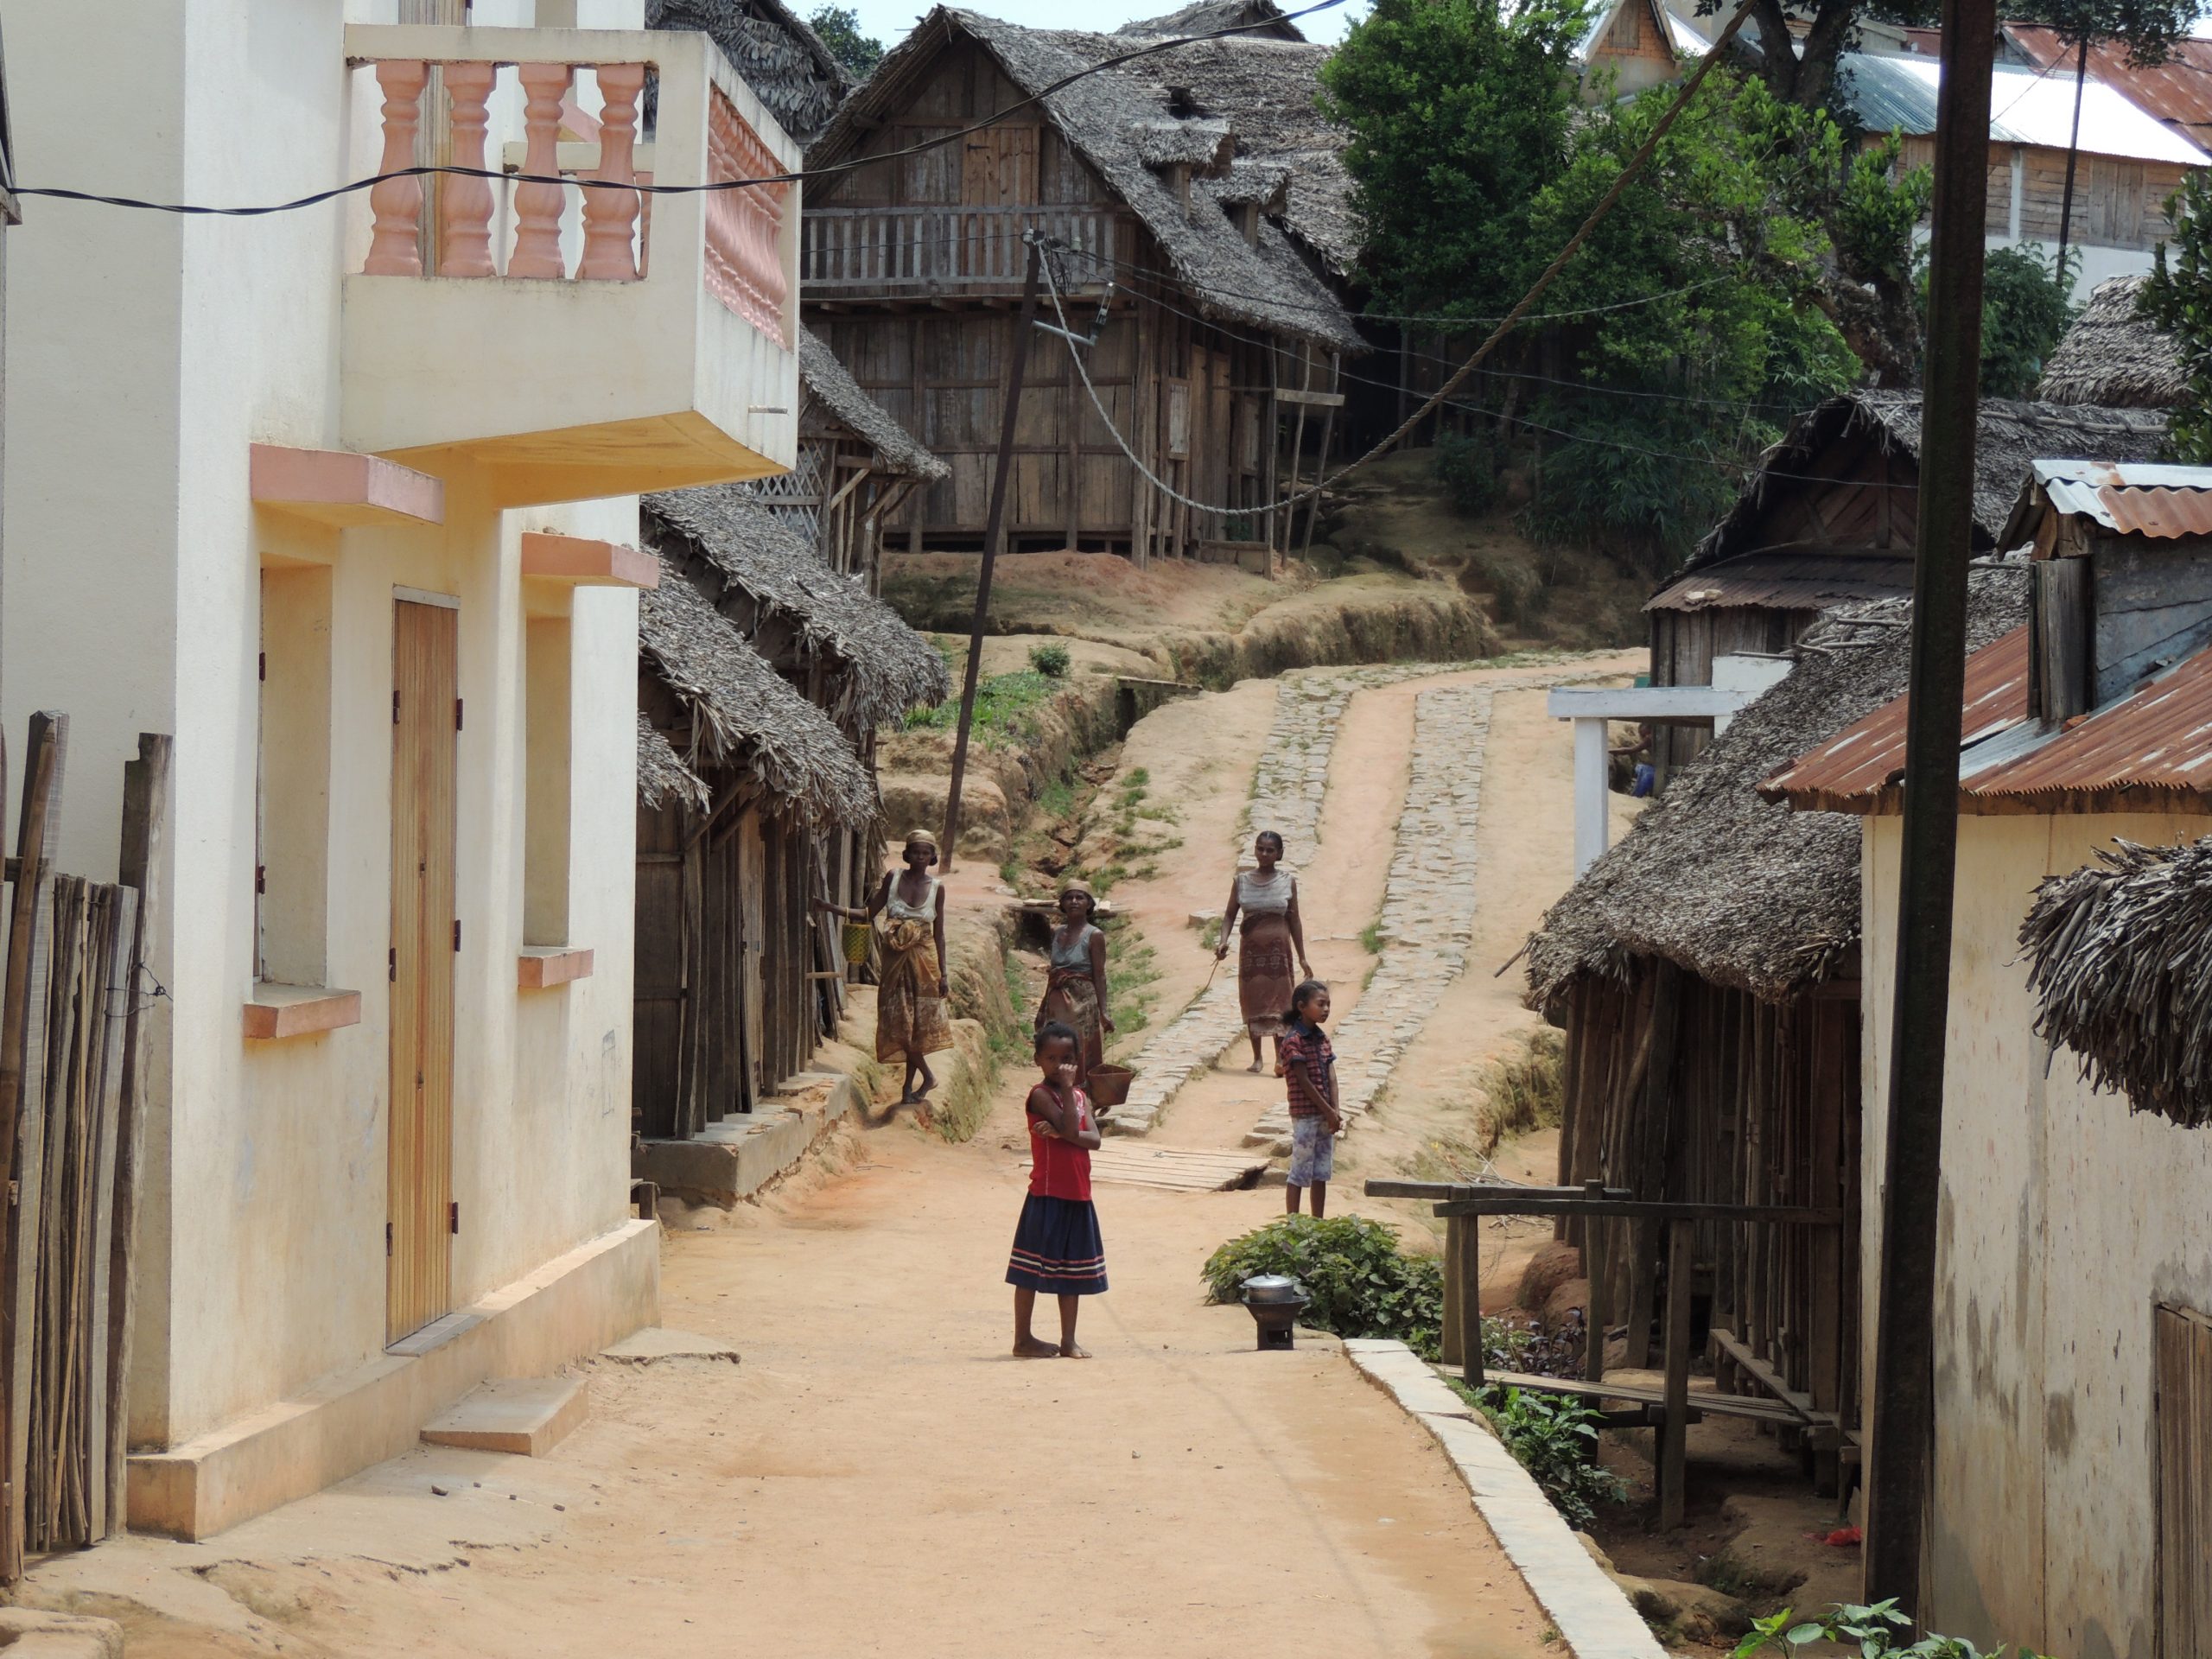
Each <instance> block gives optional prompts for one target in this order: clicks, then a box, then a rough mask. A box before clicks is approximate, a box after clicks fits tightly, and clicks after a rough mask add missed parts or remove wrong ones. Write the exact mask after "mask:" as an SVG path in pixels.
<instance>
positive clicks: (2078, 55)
mask: <svg viewBox="0 0 2212 1659" xmlns="http://www.w3.org/2000/svg"><path fill="white" fill-rule="evenodd" d="M2088 79H2089V35H2088V30H2087V29H2084V30H2083V31H2082V43H2081V46H2080V47H2079V48H2077V49H2076V51H2075V57H2074V130H2073V132H2072V133H2071V134H2070V135H2069V137H2068V138H2067V140H2066V194H2064V195H2063V196H2061V197H2060V198H2059V201H2058V266H2057V269H2056V270H2054V271H2052V273H2051V276H2052V277H2053V278H2054V279H2055V280H2056V282H2057V283H2059V285H2060V286H2061V287H2062V288H2063V287H2066V286H2067V283H2066V243H2067V238H2068V237H2069V235H2070V234H2071V232H2072V231H2073V229H2074V164H2075V162H2077V161H2079V160H2081V158H2082V88H2083V87H2084V86H2087V85H2088Z"/></svg>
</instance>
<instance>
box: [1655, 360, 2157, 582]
mask: <svg viewBox="0 0 2212 1659" xmlns="http://www.w3.org/2000/svg"><path fill="white" fill-rule="evenodd" d="M1859 434H1865V435H1869V436H1871V437H1872V439H1873V441H1874V442H1875V443H1876V444H1878V446H1879V447H1880V448H1881V450H1882V453H1884V454H1891V455H1898V456H1902V457H1903V458H1904V459H1905V460H1907V461H1910V462H1912V463H1914V465H1915V466H1917V464H1918V462H1919V460H1920V394H1919V393H1918V392H1916V391H1847V392H1844V393H1842V394H1841V395H1840V396H1838V397H1831V398H1829V399H1827V401H1826V402H1825V403H1822V404H1819V405H1818V406H1817V407H1815V408H1814V409H1812V410H1808V411H1807V412H1806V413H1804V414H1802V415H1800V416H1798V417H1797V418H1796V420H1794V421H1792V422H1791V423H1789V430H1788V431H1787V432H1785V433H1784V434H1783V436H1782V438H1781V441H1780V442H1777V443H1776V444H1775V445H1774V446H1773V447H1772V448H1770V449H1768V450H1767V452H1766V453H1765V454H1764V455H1761V456H1760V457H1759V469H1758V472H1757V473H1755V474H1753V475H1752V477H1751V482H1750V483H1749V484H1747V485H1745V487H1744V493H1742V494H1741V495H1740V496H1738V498H1737V499H1736V505H1734V506H1732V507H1731V508H1730V509H1729V510H1728V512H1727V515H1726V517H1725V518H1722V519H1721V520H1720V522H1719V524H1715V525H1714V526H1713V528H1712V529H1711V530H1709V531H1707V532H1706V534H1705V537H1704V539H1703V540H1701V541H1700V542H1699V543H1698V544H1697V547H1696V549H1695V550H1694V551H1693V552H1692V553H1691V555H1690V556H1689V557H1688V560H1686V561H1685V562H1684V563H1683V566H1682V569H1683V571H1685V572H1687V571H1690V570H1695V569H1700V568H1701V567H1702V566H1705V565H1708V564H1712V563H1716V562H1717V561H1719V560H1721V559H1726V558H1731V557H1733V556H1735V555H1737V554H1738V553H1746V552H1751V551H1753V550H1754V549H1753V547H1752V545H1751V543H1752V541H1753V537H1754V533H1755V531H1757V529H1758V522H1759V518H1760V517H1761V515H1762V514H1763V512H1764V510H1765V509H1766V507H1767V505H1769V503H1770V501H1772V500H1773V499H1776V498H1777V496H1780V495H1782V494H1784V493H1788V492H1789V491H1791V490H1795V489H1796V488H1798V487H1800V486H1802V484H1803V482H1804V481H1805V480H1806V479H1807V478H1808V476H1809V475H1814V474H1818V472H1819V471H1820V468H1819V467H1818V466H1817V464H1816V463H1817V462H1818V461H1819V459H1820V457H1821V454H1823V453H1824V452H1826V451H1828V450H1830V449H1833V448H1834V447H1836V446H1837V445H1839V444H1840V443H1842V442H1844V441H1845V440H1846V439H1847V438H1850V437H1853V436H1854V435H1859ZM2165 441H2166V417H2165V415H2164V413H2163V412H2162V411H2160V410H2152V409H2107V408H2105V407H2103V406H2101V405H2093V404H2026V403H2018V402H2015V401H2013V400H2012V399H2009V398H2004V397H1985V398H1983V399H1982V400H1981V404H1980V420H1979V422H1978V423H1977V425H1976V429H1975V436H1974V551H1975V552H1977V553H1986V552H1993V551H1995V552H2002V551H2004V549H2001V548H1999V546H1998V545H1997V543H1998V538H1999V536H2000V535H2001V534H2002V533H2003V531H2004V529H2005V519H2006V518H2008V517H2009V516H2010V515H2011V513H2012V503H2013V502H2014V500H2016V499H2018V496H2019V493H2020V480H2022V479H2024V478H2025V477H2026V476H2027V475H2028V470H2029V463H2030V462H2031V461H2049V460H2056V459H2068V460H2072V459H2081V460H2085V461H2156V460H2157V459H2158V456H2159V454H2160V453H2161V452H2162V451H2163V450H2164V447H2165ZM1670 580H1671V578H1670Z"/></svg>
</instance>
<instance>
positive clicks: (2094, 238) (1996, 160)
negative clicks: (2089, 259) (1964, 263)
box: [1900, 138, 2183, 258]
mask: <svg viewBox="0 0 2212 1659" xmlns="http://www.w3.org/2000/svg"><path fill="white" fill-rule="evenodd" d="M1935 153H1936V145H1935V141H1934V140H1933V139H1931V138H1907V139H1906V140H1905V141H1904V151H1903V153H1902V156H1901V157H1900V160H1901V162H1902V163H1903V165H1904V166H1905V167H1907V168H1913V167H1924V166H1927V165H1928V164H1929V162H1931V161H1932V160H1933V159H1934V156H1935ZM2016 156H2017V157H2018V163H2019V167H2020V175H2021V176H2020V226H2019V235H2020V238H2021V240H2023V241H2027V242H2040V243H2042V244H2043V245H2044V257H2046V258H2048V257H2050V255H2051V254H2052V253H2053V252H2055V251H2056V249H2057V246H2058V224H2059V219H2060V218H2061V217H2062V216H2063V213H2064V208H2065V198H2066V152H2065V151H2064V150H2063V149H2044V148H2040V147H2037V146H2035V145H2028V144H2021V145H2013V144H1994V143H1993V144H1992V145H1990V147H1989V172H1988V175H1987V176H1988V200H1987V207H1988V214H1989V233H1990V234H1991V235H1992V236H2004V235H2005V234H2007V233H2008V230H2009V227H2010V226H2011V225H2012V168H2013V163H2014V159H2015V157H2016ZM2182 175H2183V169H2182V168H2179V167H2177V166H2175V165H2173V164H2172V163H2171V162H2137V161H2128V160H2125V159H2123V158H2121V157H2120V156H2090V155H2083V156H2080V157H2079V158H2078V160H2077V161H2076V163H2075V170H2074V219H2073V226H2072V230H2071V235H2072V238H2073V240H2074V242H2075V245H2089V246H2094V247H2101V248H2139V249H2141V248H2151V247H2155V246H2156V245H2158V243H2160V242H2162V241H2164V239H2165V238H2166V237H2167V236H2168V235H2169V234H2171V226H2169V224H2168V223H2167V220H2166V212H2165V200H2166V198H2167V197H2168V196H2170V195H2171V194H2174V192H2176V191H2177V190H2178V189H2180V188H2181V183H2182Z"/></svg>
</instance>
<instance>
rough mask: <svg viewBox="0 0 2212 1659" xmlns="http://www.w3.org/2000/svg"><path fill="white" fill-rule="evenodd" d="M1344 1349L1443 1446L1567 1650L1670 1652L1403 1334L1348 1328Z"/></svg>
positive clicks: (1581, 1653) (1626, 1657) (1626, 1656)
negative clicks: (1395, 1338) (1353, 1333)
mask: <svg viewBox="0 0 2212 1659" xmlns="http://www.w3.org/2000/svg"><path fill="white" fill-rule="evenodd" d="M1344 1353H1345V1356H1346V1357H1348V1358H1350V1359H1351V1363H1353V1364H1354V1365H1356V1366H1357V1367H1358V1368H1359V1370H1360V1373H1361V1375H1362V1376H1365V1377H1366V1378H1367V1380H1368V1381H1369V1382H1370V1383H1373V1384H1374V1385H1375V1386H1376V1388H1378V1389H1382V1390H1383V1393H1385V1394H1387V1395H1389V1396H1390V1397H1391V1398H1392V1399H1394V1400H1395V1401H1396V1402H1398V1404H1399V1406H1400V1407H1402V1408H1403V1409H1404V1410H1405V1412H1406V1413H1407V1414H1408V1415H1409V1416H1410V1417H1412V1418H1413V1420H1414V1421H1415V1422H1417V1423H1419V1424H1420V1425H1421V1427H1423V1428H1425V1429H1427V1431H1428V1432H1429V1433H1431V1434H1432V1435H1433V1436H1434V1437H1435V1439H1436V1443H1437V1444H1438V1445H1439V1446H1442V1447H1443V1448H1444V1454H1445V1456H1446V1457H1448V1458H1450V1459H1452V1467H1453V1468H1455V1469H1457V1470H1458V1471H1459V1478H1460V1479H1462V1480H1464V1481H1465V1482H1466V1484H1467V1491H1468V1494H1469V1495H1470V1496H1471V1497H1472V1498H1473V1499H1474V1503H1475V1510H1476V1512H1477V1513H1478V1515H1480V1516H1482V1518H1483V1520H1484V1522H1487V1523H1488V1525H1489V1527H1490V1529H1491V1532H1492V1533H1493V1534H1494V1535H1496V1536H1497V1541H1498V1544H1499V1547H1500V1548H1503V1550H1504V1551H1505V1554H1506V1559H1507V1560H1510V1561H1511V1562H1512V1563H1513V1565H1514V1567H1516V1568H1517V1569H1518V1570H1519V1572H1520V1574H1521V1577H1522V1580H1525V1581H1526V1582H1527V1584H1528V1586H1529V1591H1530V1592H1532V1593H1533V1594H1534V1595H1535V1598H1536V1600H1537V1601H1538V1602H1539V1603H1540V1604H1541V1605H1542V1607H1543V1610H1544V1611H1545V1612H1547V1613H1548V1614H1550V1615H1551V1620H1552V1623H1553V1624H1554V1625H1555V1626H1556V1627H1557V1628H1558V1630H1559V1633H1560V1638H1561V1639H1562V1640H1563V1641H1565V1643H1567V1649H1568V1651H1570V1652H1571V1653H1573V1655H1574V1659H1667V1652H1666V1649H1664V1648H1662V1647H1661V1646H1660V1645H1659V1642H1658V1639H1657V1638H1656V1637H1654V1636H1653V1635H1652V1634H1651V1630H1650V1627H1649V1625H1647V1624H1644V1622H1643V1618H1641V1617H1640V1616H1639V1615H1638V1614H1637V1611H1636V1609H1635V1608H1634V1607H1633V1606H1631V1605H1630V1603H1629V1599H1628V1597H1627V1596H1626V1595H1625V1594H1624V1593H1623V1592H1622V1591H1621V1588H1620V1586H1618V1585H1617V1584H1615V1583H1614V1582H1613V1581H1612V1580H1611V1579H1609V1578H1607V1577H1606V1576H1605V1571H1604V1569H1602V1568H1601V1567H1599V1565H1598V1563H1597V1562H1595V1561H1594V1560H1591V1558H1590V1552H1589V1551H1588V1550H1586V1549H1585V1548H1583V1547H1582V1542H1581V1541H1580V1539H1578V1538H1577V1537H1576V1536H1575V1535H1574V1533H1573V1529H1570V1528H1569V1527H1568V1526H1567V1521H1566V1518H1565V1517H1564V1516H1561V1515H1560V1512H1559V1511H1558V1510H1555V1509H1554V1508H1553V1507H1552V1506H1551V1500H1550V1499H1548V1498H1547V1497H1545V1496H1544V1494H1543V1491H1542V1489H1541V1488H1540V1487H1539V1486H1538V1485H1537V1484H1536V1483H1535V1480H1533V1479H1532V1478H1530V1477H1529V1471H1527V1470H1525V1469H1523V1468H1522V1466H1521V1465H1519V1464H1517V1463H1516V1462H1515V1461H1514V1460H1513V1454H1512V1453H1511V1452H1508V1451H1507V1450H1506V1449H1505V1447H1504V1446H1503V1445H1502V1444H1501V1443H1500V1442H1499V1440H1498V1438H1497V1435H1496V1434H1494V1433H1491V1427H1490V1425H1489V1424H1488V1423H1487V1422H1485V1421H1484V1420H1483V1418H1482V1416H1481V1414H1479V1413H1478V1412H1477V1411H1476V1410H1475V1409H1474V1408H1473V1407H1471V1406H1470V1405H1468V1404H1467V1403H1466V1402H1465V1401H1464V1400H1462V1399H1461V1398H1460V1397H1459V1395H1458V1394H1456V1393H1454V1392H1453V1391H1452V1389H1450V1388H1448V1387H1446V1385H1445V1384H1444V1383H1443V1382H1441V1381H1440V1379H1439V1378H1438V1376H1437V1375H1436V1373H1435V1372H1434V1371H1433V1370H1430V1369H1429V1368H1428V1366H1427V1363H1425V1362H1423V1361H1422V1360H1421V1358H1420V1357H1417V1356H1416V1355H1415V1354H1414V1351H1413V1350H1412V1349H1410V1348H1408V1347H1407V1346H1406V1344H1404V1343H1402V1342H1377V1341H1370V1340H1365V1339H1361V1338H1353V1339H1351V1340H1348V1341H1347V1342H1346V1343H1345V1344H1344Z"/></svg>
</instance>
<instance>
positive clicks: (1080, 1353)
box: [1052, 1342, 1090, 1359]
mask: <svg viewBox="0 0 2212 1659" xmlns="http://www.w3.org/2000/svg"><path fill="white" fill-rule="evenodd" d="M1052 1351H1053V1352H1054V1353H1056V1354H1058V1356H1059V1357H1061V1358H1062V1359H1089V1358H1090V1349H1088V1348H1086V1347H1084V1345H1083V1344H1081V1343H1077V1342H1064V1343H1062V1344H1060V1345H1059V1346H1058V1347H1057V1348H1055V1349H1054V1350H1052Z"/></svg>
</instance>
